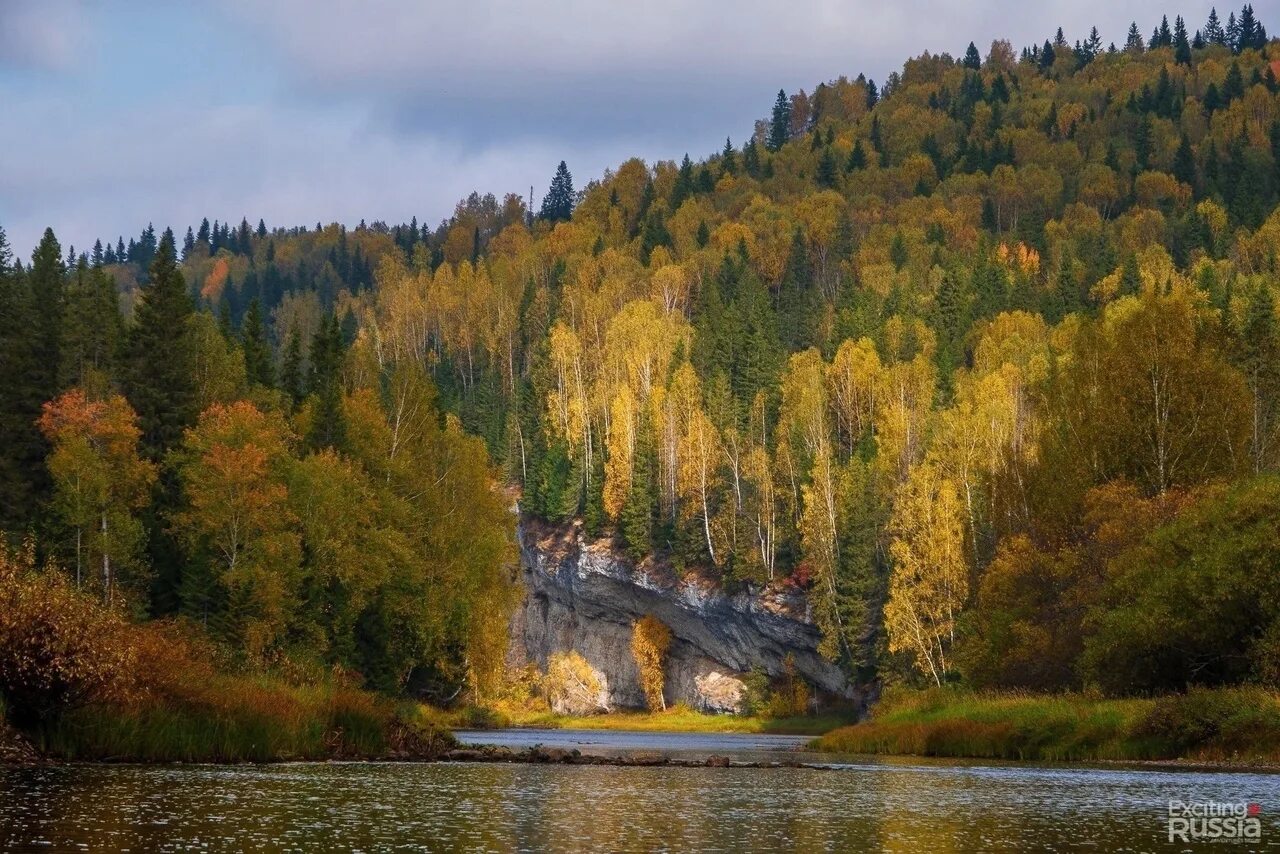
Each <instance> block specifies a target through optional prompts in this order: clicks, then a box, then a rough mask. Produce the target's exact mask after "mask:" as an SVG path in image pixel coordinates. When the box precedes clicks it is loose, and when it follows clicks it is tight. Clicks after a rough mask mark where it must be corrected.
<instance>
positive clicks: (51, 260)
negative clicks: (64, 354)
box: [27, 228, 66, 401]
mask: <svg viewBox="0 0 1280 854" xmlns="http://www.w3.org/2000/svg"><path fill="white" fill-rule="evenodd" d="M27 281H28V287H29V288H30V289H31V298H32V300H33V304H34V308H35V328H34V329H33V330H32V332H33V334H34V335H35V354H36V363H35V364H34V365H33V369H34V371H35V373H34V375H33V376H32V377H31V383H32V385H34V386H35V388H36V389H37V391H38V392H39V394H40V399H41V401H45V400H52V399H53V398H54V397H55V396H57V393H58V391H59V383H58V365H59V364H60V363H61V357H60V356H59V353H58V349H59V348H58V345H59V342H60V339H61V336H62V313H63V302H64V300H65V290H66V268H65V267H64V266H63V262H62V248H61V247H60V246H59V245H58V238H56V237H55V236H54V234H53V229H51V228H46V229H45V230H44V236H43V237H41V238H40V243H39V245H38V246H36V249H35V252H34V253H32V255H31V268H30V269H29V270H28V271H27Z"/></svg>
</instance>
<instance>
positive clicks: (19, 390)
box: [0, 228, 48, 533]
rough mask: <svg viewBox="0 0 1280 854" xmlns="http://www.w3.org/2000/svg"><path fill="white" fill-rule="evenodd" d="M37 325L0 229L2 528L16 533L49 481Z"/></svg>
mask: <svg viewBox="0 0 1280 854" xmlns="http://www.w3.org/2000/svg"><path fill="white" fill-rule="evenodd" d="M37 328H38V326H37V320H36V306H35V300H34V298H33V296H32V293H31V289H30V285H29V283H28V281H27V277H26V275H25V274H24V273H23V272H22V269H21V267H20V266H18V265H15V263H14V259H13V253H12V252H11V251H10V249H9V242H8V239H7V238H6V236H5V232H4V229H3V228H0V366H3V369H0V531H9V532H12V533H20V532H23V531H24V530H25V529H26V526H27V525H28V524H29V523H30V522H31V521H32V520H33V519H34V516H35V510H36V509H37V507H38V504H39V500H40V498H41V497H42V495H43V491H44V489H45V488H46V487H47V484H48V476H47V473H46V470H45V466H44V455H45V450H46V449H45V444H44V441H43V438H42V437H41V435H40V431H39V430H38V429H37V428H36V419H37V418H39V417H40V406H41V404H43V403H44V401H45V398H44V397H43V391H42V389H41V387H40V385H39V382H38V380H39V379H40V377H41V376H42V375H43V374H42V371H41V366H40V365H39V346H38V345H39V343H40V342H39V340H38V337H37Z"/></svg>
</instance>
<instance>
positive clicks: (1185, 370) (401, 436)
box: [0, 5, 1280, 697]
mask: <svg viewBox="0 0 1280 854" xmlns="http://www.w3.org/2000/svg"><path fill="white" fill-rule="evenodd" d="M1278 75H1280V44H1277V43H1274V42H1270V41H1269V40H1268V37H1267V35H1266V31H1265V29H1264V27H1263V25H1262V22H1260V21H1259V20H1257V18H1256V16H1255V14H1254V11H1253V9H1252V7H1251V6H1247V5H1246V6H1245V7H1244V8H1243V9H1242V10H1241V11H1240V12H1239V13H1232V14H1230V15H1229V16H1228V17H1227V19H1226V21H1225V22H1224V21H1222V20H1220V19H1219V17H1218V15H1217V13H1216V12H1214V13H1212V14H1211V15H1210V16H1209V19H1208V21H1207V22H1206V23H1205V24H1204V25H1203V26H1201V27H1200V28H1199V29H1197V30H1195V31H1194V32H1191V31H1190V30H1189V25H1188V24H1187V23H1186V22H1184V21H1183V20H1182V19H1181V18H1177V19H1175V21H1174V22H1173V24H1172V25H1171V24H1170V23H1169V21H1168V20H1167V19H1164V20H1161V21H1160V22H1159V23H1158V24H1157V25H1156V26H1155V28H1154V30H1153V31H1152V32H1151V34H1150V36H1149V37H1144V36H1143V35H1142V30H1141V29H1140V28H1139V27H1138V26H1137V25H1136V24H1135V25H1134V26H1133V27H1132V28H1131V29H1130V30H1129V32H1128V34H1127V36H1126V38H1125V39H1124V40H1123V43H1122V44H1119V45H1117V44H1110V45H1108V46H1106V47H1104V46H1103V42H1102V39H1101V37H1100V35H1099V34H1098V32H1097V30H1096V29H1095V30H1093V31H1092V32H1090V33H1089V34H1088V35H1087V36H1086V37H1083V38H1080V39H1078V40H1075V41H1074V42H1071V41H1068V39H1067V37H1066V36H1065V34H1064V33H1063V32H1062V31H1061V30H1058V32H1057V33H1056V34H1055V35H1054V36H1053V37H1052V38H1050V39H1047V40H1046V41H1045V42H1044V43H1043V44H1042V45H1034V46H1030V47H1027V48H1023V49H1021V50H1020V51H1019V50H1017V49H1015V48H1014V47H1013V46H1012V45H1010V44H1009V43H1008V42H1006V41H994V42H992V43H991V45H990V47H989V48H988V50H987V51H986V55H985V57H984V56H983V55H982V53H981V52H980V51H979V50H978V48H977V47H976V45H975V44H972V43H970V44H969V45H968V47H967V50H962V51H961V56H960V58H958V59H957V58H954V57H952V56H950V55H948V54H945V53H944V54H941V55H930V54H925V55H923V56H920V57H917V58H914V59H911V60H909V61H907V62H906V64H905V65H904V67H903V69H902V70H901V71H900V72H895V73H893V74H891V75H889V77H888V78H887V79H885V80H884V81H883V82H882V84H881V85H879V86H878V85H877V84H876V83H875V82H874V81H872V80H869V79H866V78H865V77H864V76H861V75H859V76H858V77H856V78H852V79H850V78H845V77H841V78H839V79H836V80H834V81H830V82H827V83H823V84H820V85H818V86H817V87H816V88H815V89H814V90H813V91H812V92H804V91H800V92H796V93H794V94H791V95H787V94H786V93H785V92H779V93H778V94H777V98H776V101H775V103H774V105H773V109H772V113H771V114H770V115H769V116H768V117H767V118H765V119H763V120H761V121H760V122H758V123H757V125H756V127H755V129H754V132H753V133H752V135H751V136H750V137H749V138H747V139H746V141H745V144H741V145H736V144H735V143H734V142H733V141H732V140H729V139H727V140H726V141H725V144H724V147H723V150H721V151H719V152H717V153H715V154H713V155H711V156H709V157H707V158H705V159H703V160H700V161H695V160H693V159H691V158H689V157H688V156H685V158H684V159H683V161H682V162H679V163H676V162H658V163H656V164H646V163H644V162H642V161H640V160H629V161H627V162H625V163H622V164H621V165H619V166H618V167H617V169H616V170H612V171H609V172H606V173H605V174H604V175H603V176H601V177H600V178H598V179H596V180H592V181H589V182H588V183H586V185H585V186H584V187H582V188H581V189H580V190H575V189H574V185H573V178H572V176H571V174H570V171H569V169H568V167H567V165H566V164H564V163H561V164H560V166H559V169H558V170H557V171H556V173H555V177H554V179H553V181H552V183H551V186H550V188H549V191H548V193H547V195H546V196H545V197H544V199H543V200H542V203H541V206H540V209H539V210H537V211H534V210H533V209H531V208H530V207H529V206H528V205H526V202H525V200H523V199H522V198H520V197H519V196H515V195H508V196H507V197H506V198H505V199H503V200H501V201H499V200H498V199H496V198H495V197H494V196H491V195H488V196H480V195H477V194H473V195H472V196H471V197H470V198H468V199H466V200H464V201H462V202H460V203H459V204H458V206H457V209H456V210H455V212H454V214H453V216H452V217H450V218H449V219H448V220H446V221H445V222H442V223H441V224H440V225H439V226H437V227H436V228H434V229H432V228H429V227H427V226H425V225H419V223H418V222H417V221H416V220H414V221H413V222H410V223H407V224H401V225H395V226H389V225H387V224H385V223H382V222H374V223H372V224H366V223H363V222H362V223H360V225H358V226H357V227H355V228H346V227H344V226H342V225H338V224H330V225H327V226H324V225H321V224H319V223H317V224H316V225H315V227H314V228H312V227H299V228H292V229H280V228H275V229H269V228H268V227H267V225H266V224H265V223H264V222H262V221H261V220H260V221H259V222H258V224H257V226H256V227H254V226H251V225H250V223H249V221H248V220H247V219H242V220H241V222H240V223H239V225H232V224H231V223H227V222H218V221H215V222H214V223H213V224H212V225H211V224H210V223H209V222H208V221H207V220H206V221H204V222H202V223H200V225H199V226H198V227H195V226H193V227H192V228H188V229H187V231H186V234H185V236H184V237H182V238H175V237H174V235H172V234H171V233H169V232H168V231H165V232H164V233H163V234H161V236H159V237H157V235H156V230H155V229H154V228H153V227H151V226H148V227H147V228H146V229H145V230H144V231H143V232H142V234H141V235H140V236H139V237H138V238H133V239H130V240H128V242H127V243H126V241H125V240H124V239H123V238H117V239H116V240H115V241H114V242H113V241H107V242H106V243H105V244H103V243H102V242H101V241H99V242H98V243H96V244H95V245H94V246H93V248H92V250H91V251H89V252H80V253H77V251H76V250H75V249H72V248H67V249H65V250H64V248H63V247H62V246H61V245H60V244H59V242H58V240H57V238H56V237H55V235H54V233H53V232H52V231H48V232H46V233H45V236H44V239H43V240H42V241H41V242H40V244H39V246H38V247H36V249H35V251H34V253H33V255H32V256H31V260H30V263H25V264H24V263H20V262H18V261H15V260H13V258H12V253H11V252H10V251H9V249H8V248H7V246H6V245H5V244H4V243H3V242H2V238H0V324H3V326H2V327H0V362H2V363H3V366H4V369H3V371H2V372H0V419H3V420H0V525H2V526H3V528H4V529H5V530H7V531H8V532H10V534H11V537H12V539H13V540H14V541H15V543H16V542H17V541H20V540H22V539H23V538H24V537H27V536H34V538H35V541H36V542H37V543H38V548H39V549H40V550H41V552H42V553H47V554H48V555H49V556H50V557H51V558H53V559H56V561H57V563H58V564H59V565H60V566H62V567H63V568H64V569H65V570H66V572H68V573H70V574H72V575H73V576H74V578H75V581H76V583H77V584H80V585H83V586H86V587H89V588H91V589H93V590H95V591H97V592H98V593H100V595H101V596H102V597H103V598H104V599H105V600H106V601H109V602H116V603H120V607H123V608H126V609H128V610H129V611H130V612H131V613H132V614H134V615H135V616H137V617H139V618H143V617H153V618H154V617H167V616H172V615H182V616H183V617H185V618H186V619H189V620H192V621H195V622H198V623H199V624H201V625H203V626H206V627H207V629H208V631H209V633H210V634H212V635H213V636H215V637H216V638H219V639H220V640H222V641H224V642H226V643H227V644H228V645H229V646H230V647H231V648H234V649H236V650H239V651H240V652H241V654H242V655H244V656H246V657H248V658H249V659H251V660H253V661H257V662H262V663H271V662H279V661H281V660H286V659H287V660H290V661H295V662H296V661H303V662H311V663H312V664H314V665H316V666H332V665H340V666H342V667H345V668H349V669H351V670H353V671H355V672H358V673H360V674H362V676H363V678H364V679H365V680H366V681H367V683H368V684H370V685H372V686H374V687H378V688H382V689H385V690H389V691H402V690H412V691H419V692H423V691H425V692H428V693H430V694H431V695H432V696H438V697H449V696H452V695H453V694H454V693H456V691H457V690H458V689H459V688H460V687H461V686H463V685H464V684H465V683H467V681H468V680H471V684H472V685H473V687H474V686H477V685H480V684H485V683H486V680H489V681H492V680H494V679H496V678H498V676H497V675H496V674H498V671H499V668H500V666H501V652H502V644H503V643H504V642H505V620H506V614H507V611H508V606H509V603H510V601H511V598H512V595H513V594H512V587H511V581H510V563H511V561H512V559H513V554H512V551H511V547H510V529H511V527H512V524H511V522H512V520H511V517H510V512H509V505H510V503H511V501H512V499H513V497H514V500H516V501H518V503H519V507H520V510H521V511H522V512H524V513H527V514H532V515H535V516H538V517H541V518H544V519H547V520H551V521H568V520H572V519H580V520H581V521H582V524H583V526H584V528H585V529H586V531H588V532H589V533H591V534H600V535H605V534H611V535H614V536H616V537H617V539H618V542H619V543H620V545H621V546H623V547H624V548H626V549H627V550H628V551H629V552H630V553H631V554H632V555H633V556H634V557H635V558H636V559H637V560H661V561H667V562H670V563H671V564H673V565H675V566H677V567H680V568H689V569H697V570H698V571H701V572H704V573H707V574H709V575H712V576H714V577H716V578H718V579H719V580H720V581H721V582H722V583H723V584H726V585H751V586H755V587H759V586H761V585H768V584H787V585H794V586H798V587H800V588H803V589H804V590H806V591H807V592H808V595H809V597H810V602H811V604H812V609H813V614H814V617H815V620H816V621H817V623H818V624H819V626H820V627H821V629H822V632H823V637H824V639H825V641H824V649H825V652H826V653H827V654H828V655H830V656H831V657H832V658H833V659H837V660H839V661H841V662H842V663H843V664H844V665H845V666H846V667H847V668H848V669H849V671H850V672H851V673H853V674H856V675H857V676H858V677H860V678H862V679H873V678H882V679H885V680H891V681H892V680H904V681H908V682H921V683H937V684H941V683H944V682H948V681H955V680H966V681H968V682H970V683H972V684H974V685H979V686H991V687H1017V688H1028V689H1036V690H1049V689H1066V688H1077V687H1081V686H1096V687H1099V688H1101V689H1103V690H1105V691H1108V692H1115V693H1130V692H1157V691H1167V690H1179V689H1182V688H1185V687H1186V686H1187V685H1189V684H1234V683H1239V682H1246V681H1261V682H1267V683H1275V682H1276V681H1277V680H1280V599H1277V597H1276V596H1275V595H1274V591H1273V587H1274V583H1273V582H1274V570H1275V567H1276V566H1277V565H1280V525H1277V522H1276V520H1277V519H1280V476H1278V475H1277V474H1276V471H1277V468H1278V467H1280V330H1278V329H1277V317H1276V305H1275V303H1276V296H1277V290H1278V289H1280V269H1278V268H1277V253H1278V251H1280V213H1278V212H1277V211H1278V203H1280V83H1278V82H1277V76H1278ZM504 483H505V484H506V485H509V486H510V487H512V489H510V490H509V491H504V490H502V489H501V488H500V486H501V485H502V484H504Z"/></svg>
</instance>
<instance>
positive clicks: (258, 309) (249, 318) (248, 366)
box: [240, 297, 275, 388]
mask: <svg viewBox="0 0 1280 854" xmlns="http://www.w3.org/2000/svg"><path fill="white" fill-rule="evenodd" d="M240 342H241V346H242V347H243V348H244V369H245V376H246V377H247V378H248V380H249V382H251V383H256V384H257V385H261V386H266V387H267V388H271V387H272V386H274V385H275V370H274V368H273V366H272V363H271V344H270V343H269V342H268V341H267V330H266V327H265V325H264V323H263V320H262V305H261V304H260V303H259V302H258V298H257V297H254V298H253V299H251V300H250V301H249V308H248V310H246V311H245V313H244V322H243V323H241V324H240Z"/></svg>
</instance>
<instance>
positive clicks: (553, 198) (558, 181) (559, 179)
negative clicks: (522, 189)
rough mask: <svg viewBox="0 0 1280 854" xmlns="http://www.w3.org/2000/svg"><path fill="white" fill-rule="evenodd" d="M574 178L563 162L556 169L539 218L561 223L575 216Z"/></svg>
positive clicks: (543, 199)
mask: <svg viewBox="0 0 1280 854" xmlns="http://www.w3.org/2000/svg"><path fill="white" fill-rule="evenodd" d="M573 201H574V199H573V176H572V175H570V174H569V167H568V166H567V165H565V162H564V161H563V160H561V161H560V165H559V166H557V167H556V174H555V176H554V177H553V178H552V179H551V188H550V189H549V190H548V191H547V194H546V195H545V196H543V198H542V210H541V211H540V212H539V214H538V216H539V217H541V218H542V219H544V220H547V221H548V222H552V223H555V222H561V221H564V220H567V219H570V218H571V217H572V216H573Z"/></svg>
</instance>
